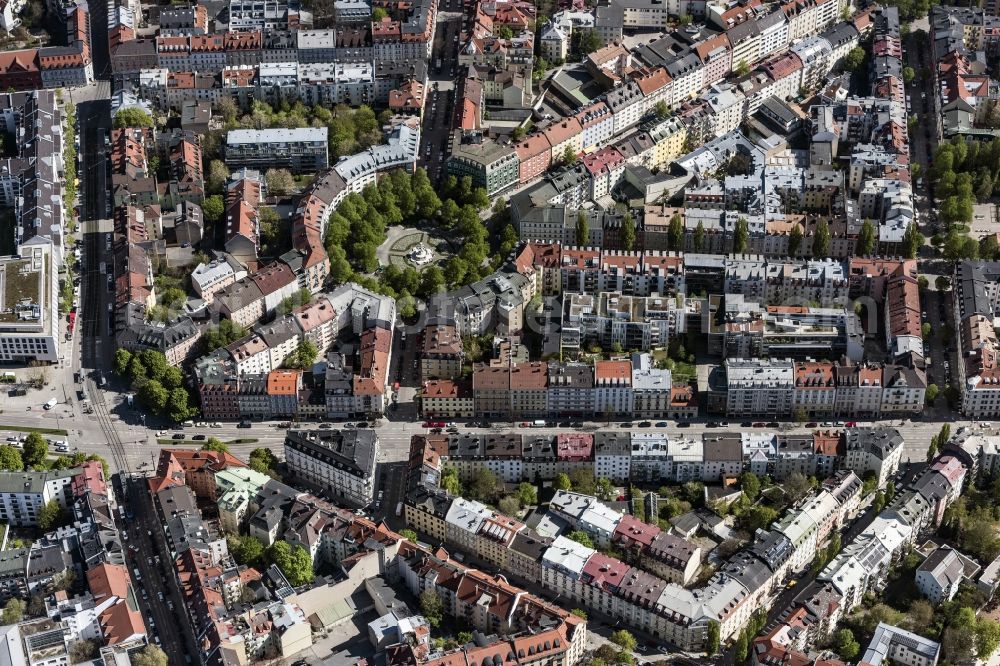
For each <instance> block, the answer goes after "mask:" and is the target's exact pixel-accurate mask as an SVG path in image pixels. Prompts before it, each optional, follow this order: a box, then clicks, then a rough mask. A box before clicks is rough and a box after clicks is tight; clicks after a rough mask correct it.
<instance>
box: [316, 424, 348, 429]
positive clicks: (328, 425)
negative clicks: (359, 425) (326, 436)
mask: <svg viewBox="0 0 1000 666" xmlns="http://www.w3.org/2000/svg"><path fill="white" fill-rule="evenodd" d="M319 427H320V428H321V429H322V430H329V429H330V428H332V427H333V424H332V423H320V424H319ZM344 427H345V428H350V427H351V424H350V423H345V424H344Z"/></svg>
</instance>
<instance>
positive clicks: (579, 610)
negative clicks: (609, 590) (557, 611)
mask: <svg viewBox="0 0 1000 666" xmlns="http://www.w3.org/2000/svg"><path fill="white" fill-rule="evenodd" d="M570 615H575V616H577V617H579V618H583V619H584V620H586V619H587V611H585V610H583V609H582V608H574V609H573V610H571V611H570Z"/></svg>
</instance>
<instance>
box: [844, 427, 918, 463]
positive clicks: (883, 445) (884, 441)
mask: <svg viewBox="0 0 1000 666" xmlns="http://www.w3.org/2000/svg"><path fill="white" fill-rule="evenodd" d="M844 437H845V442H846V449H847V450H848V451H853V450H857V449H865V450H867V451H868V452H869V453H871V454H873V455H875V456H877V457H878V458H880V459H882V460H884V459H885V458H886V456H888V455H889V453H890V452H891V451H892V450H893V449H895V448H896V447H897V446H902V445H903V437H902V436H901V435H900V434H899V431H898V430H896V429H895V428H847V429H845V430H844Z"/></svg>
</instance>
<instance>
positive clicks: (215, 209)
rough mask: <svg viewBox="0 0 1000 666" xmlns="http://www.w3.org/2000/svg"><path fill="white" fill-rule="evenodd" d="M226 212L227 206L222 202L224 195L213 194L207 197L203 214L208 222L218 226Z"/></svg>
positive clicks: (202, 209) (202, 208) (202, 206)
mask: <svg viewBox="0 0 1000 666" xmlns="http://www.w3.org/2000/svg"><path fill="white" fill-rule="evenodd" d="M225 212H226V204H225V202H224V201H223V200H222V195H220V194H213V195H211V196H208V197H205V201H203V202H202V204H201V214H202V217H203V218H204V220H205V221H206V222H209V223H211V224H218V223H219V222H221V221H222V216H223V215H224V214H225Z"/></svg>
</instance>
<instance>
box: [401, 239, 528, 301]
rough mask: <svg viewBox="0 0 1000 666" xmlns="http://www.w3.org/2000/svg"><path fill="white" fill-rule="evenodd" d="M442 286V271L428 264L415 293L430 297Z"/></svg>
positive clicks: (443, 286) (443, 283) (443, 284)
mask: <svg viewBox="0 0 1000 666" xmlns="http://www.w3.org/2000/svg"><path fill="white" fill-rule="evenodd" d="M507 228H508V229H509V228H511V225H509V224H508V225H507ZM505 231H506V229H505ZM515 234H516V232H515ZM511 249H513V247H512V248H511ZM509 253H510V250H508V251H507V252H504V253H503V254H504V255H505V256H506V255H507V254H509ZM444 288H445V282H444V271H442V270H441V268H440V267H439V266H430V267H428V268H427V269H425V270H424V272H423V273H422V274H421V275H420V288H419V289H418V290H417V293H418V294H420V295H421V296H422V297H424V298H430V297H431V296H433V295H434V294H437V293H438V292H441V291H444Z"/></svg>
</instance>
